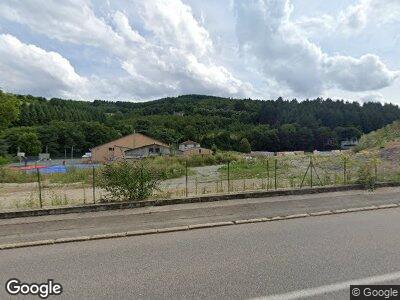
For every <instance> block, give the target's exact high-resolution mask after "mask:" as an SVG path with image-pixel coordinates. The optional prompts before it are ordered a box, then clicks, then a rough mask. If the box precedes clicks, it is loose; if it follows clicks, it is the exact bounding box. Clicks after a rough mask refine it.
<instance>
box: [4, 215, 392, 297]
mask: <svg viewBox="0 0 400 300" xmlns="http://www.w3.org/2000/svg"><path fill="white" fill-rule="evenodd" d="M399 232H400V208H393V209H385V210H375V211H368V212H357V213H348V214H337V215H329V216H320V217H312V218H304V219H293V220H285V221H277V222H266V223H256V224H244V225H237V226H228V227H219V228H211V229H201V230H195V231H184V232H175V233H165V234H158V235H148V236H138V237H129V238H120V239H112V240H98V241H89V242H80V243H69V244H60V245H52V246H40V247H32V248H21V249H14V250H5V251H2V252H1V253H0V254H1V255H0V270H1V272H0V282H2V284H1V286H3V287H4V283H5V282H6V280H8V279H9V278H12V277H16V278H18V279H20V280H23V281H25V282H42V281H46V280H47V279H48V278H52V279H54V280H55V281H56V282H59V283H61V284H62V285H63V288H64V293H63V294H62V295H61V296H59V297H53V298H54V299H200V298H204V299H249V298H256V297H271V296H277V299H281V298H282V297H283V296H282V295H285V294H286V293H288V292H291V294H289V295H286V296H287V299H297V298H298V297H299V296H307V298H310V296H313V297H311V299H349V290H348V287H347V286H348V284H349V281H351V280H354V279H363V280H364V281H365V282H368V283H374V282H376V283H379V284H394V283H397V284H398V283H399V282H400V273H399V271H400V251H399V247H400V235H399ZM0 299H18V298H15V297H14V298H11V297H9V296H8V295H7V294H5V291H4V288H2V289H1V290H0ZM19 299H29V297H22V298H19ZM34 299H38V298H37V297H36V298H34ZM49 299H51V298H49ZM267 299H269V298H267ZM272 299H273V298H272Z"/></svg>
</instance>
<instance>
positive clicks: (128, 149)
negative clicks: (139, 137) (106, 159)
mask: <svg viewBox="0 0 400 300" xmlns="http://www.w3.org/2000/svg"><path fill="white" fill-rule="evenodd" d="M149 146H161V147H164V148H170V147H169V146H168V145H160V144H157V143H153V144H147V145H143V146H140V147H136V148H126V147H120V148H125V149H126V150H125V152H126V151H130V150H136V149H142V148H146V147H149Z"/></svg>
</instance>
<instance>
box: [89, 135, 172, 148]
mask: <svg viewBox="0 0 400 300" xmlns="http://www.w3.org/2000/svg"><path fill="white" fill-rule="evenodd" d="M129 136H132V138H135V136H144V137H146V138H149V139H152V140H153V141H155V142H156V143H154V144H157V145H160V146H164V147H169V146H168V145H167V144H164V143H163V142H160V141H158V140H156V139H154V138H152V137H150V136H147V135H144V134H142V133H131V134H128V135H125V136H122V137H120V138H118V139H116V140H112V141H109V142H106V143H103V144H100V145H97V146H96V147H93V148H91V149H90V150H93V149H96V148H99V147H102V146H104V145H107V144H110V143H112V142H115V143H116V142H118V141H119V140H122V139H124V138H126V137H129ZM116 146H117V147H121V148H128V147H123V146H119V145H116ZM140 147H142V146H140ZM138 148H139V147H138ZM132 149H136V148H132Z"/></svg>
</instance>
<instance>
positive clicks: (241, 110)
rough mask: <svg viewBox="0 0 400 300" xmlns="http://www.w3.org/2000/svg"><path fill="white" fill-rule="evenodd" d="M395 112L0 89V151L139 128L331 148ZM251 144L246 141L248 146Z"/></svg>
mask: <svg viewBox="0 0 400 300" xmlns="http://www.w3.org/2000/svg"><path fill="white" fill-rule="evenodd" d="M399 118H400V109H399V107H398V106H396V105H393V104H384V105H382V104H381V103H374V102H368V103H364V104H363V105H360V104H359V103H357V102H347V101H343V100H340V101H333V100H331V99H320V98H317V99H314V100H305V101H297V100H295V99H294V100H284V99H282V98H278V99H277V100H266V101H261V100H251V99H229V98H220V97H212V96H204V95H184V96H179V97H173V98H164V99H160V100H154V101H149V102H111V101H102V100H95V101H92V102H86V101H74V100H63V99H57V98H52V99H50V100H48V99H45V98H41V97H33V96H30V95H14V94H8V93H3V92H0V155H2V156H6V155H9V156H15V155H16V152H17V150H18V148H19V149H20V150H21V151H23V152H25V153H26V154H27V155H37V154H38V153H39V152H44V151H45V150H46V148H47V150H48V152H49V153H50V154H51V155H52V157H63V155H64V151H65V150H67V152H68V153H69V151H70V149H71V147H72V146H73V147H74V150H75V153H76V154H82V153H84V152H87V151H88V150H89V149H90V148H91V147H93V146H96V145H99V144H102V143H104V142H107V141H109V140H112V139H115V138H117V137H120V136H123V135H127V134H130V133H132V132H134V131H136V132H141V133H144V134H147V135H149V136H152V137H154V138H156V139H159V140H162V141H164V142H166V143H168V144H171V145H176V144H177V143H179V142H182V141H184V140H186V139H192V140H196V141H199V142H200V143H201V144H202V146H203V147H209V148H213V149H221V150H235V151H242V152H247V151H249V150H250V149H249V148H251V150H264V151H285V150H287V151H289V150H305V151H312V150H314V149H318V150H330V149H336V148H338V147H339V145H340V141H342V140H345V139H348V138H359V137H360V136H361V135H362V134H363V133H368V132H370V131H373V130H376V129H378V128H381V127H383V126H385V125H387V124H389V123H391V122H393V121H394V120H397V119H399ZM249 146H250V147H249Z"/></svg>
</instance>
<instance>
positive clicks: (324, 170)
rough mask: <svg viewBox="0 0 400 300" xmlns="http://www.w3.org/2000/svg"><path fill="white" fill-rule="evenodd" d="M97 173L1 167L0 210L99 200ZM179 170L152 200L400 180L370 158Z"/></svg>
mask: <svg viewBox="0 0 400 300" xmlns="http://www.w3.org/2000/svg"><path fill="white" fill-rule="evenodd" d="M101 168H102V167H101V166H100V165H90V164H85V165H80V164H75V165H72V164H71V165H69V166H64V165H56V166H45V167H43V166H38V165H36V166H35V165H31V166H24V167H2V168H0V210H7V209H16V208H18V209H26V208H40V207H53V206H60V205H76V204H89V203H98V202H101V201H104V200H103V199H104V198H105V197H104V196H106V192H105V191H104V190H103V189H101V188H100V187H99V186H98V179H99V178H98V176H99V174H100V173H101ZM183 168H184V170H183V172H176V178H170V179H166V180H163V181H161V182H160V184H159V186H158V188H157V189H156V191H154V193H153V195H152V198H159V199H163V198H175V197H191V196H201V195H210V194H226V193H237V192H243V191H257V190H274V189H299V188H304V187H317V186H335V185H347V184H354V183H363V180H365V179H366V178H367V177H368V178H369V179H371V178H372V179H373V180H374V181H378V182H383V181H385V182H388V181H400V176H399V174H400V172H399V171H400V166H399V162H398V160H397V159H393V157H391V159H387V158H382V157H378V156H377V155H370V154H351V155H350V154H348V155H342V154H341V155H301V156H284V157H257V158H254V157H244V158H241V159H238V160H233V161H229V162H227V163H223V164H217V165H206V166H192V165H191V163H190V161H186V162H185V163H184V165H183ZM181 171H182V170H181ZM182 174H183V176H182Z"/></svg>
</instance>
